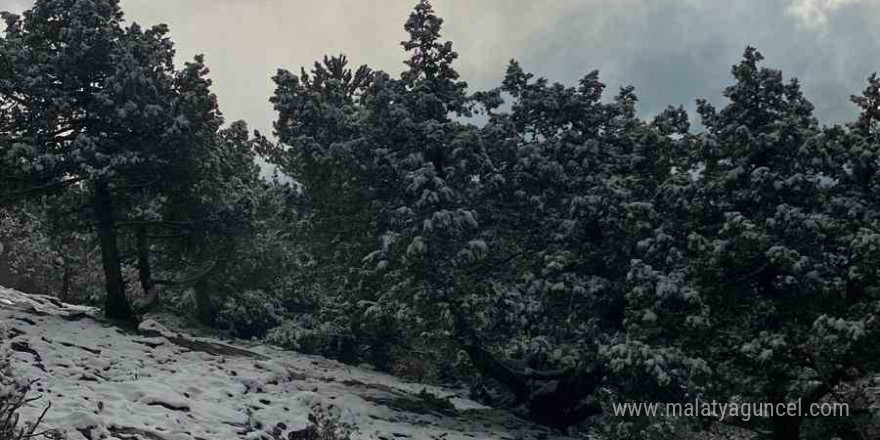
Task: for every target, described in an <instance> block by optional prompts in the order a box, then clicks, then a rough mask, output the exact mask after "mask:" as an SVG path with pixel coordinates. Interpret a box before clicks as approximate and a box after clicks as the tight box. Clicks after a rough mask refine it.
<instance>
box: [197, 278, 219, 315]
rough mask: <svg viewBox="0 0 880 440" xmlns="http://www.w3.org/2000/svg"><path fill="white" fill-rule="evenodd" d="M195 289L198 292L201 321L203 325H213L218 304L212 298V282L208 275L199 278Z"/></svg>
mask: <svg viewBox="0 0 880 440" xmlns="http://www.w3.org/2000/svg"><path fill="white" fill-rule="evenodd" d="M193 289H194V290H195V293H196V308H197V309H198V318H199V322H200V323H202V325H207V326H213V325H214V321H215V320H216V318H217V306H216V305H215V304H214V301H213V300H211V283H210V282H209V281H208V277H202V278H201V279H199V280H198V281H197V282H196V284H195V286H193Z"/></svg>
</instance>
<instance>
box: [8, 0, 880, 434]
mask: <svg viewBox="0 0 880 440" xmlns="http://www.w3.org/2000/svg"><path fill="white" fill-rule="evenodd" d="M404 18H405V17H404ZM3 19H4V21H5V30H3V31H2V33H0V284H3V285H5V286H6V287H12V288H17V289H20V290H22V291H26V292H31V293H40V294H49V295H53V296H56V297H57V298H58V299H59V300H60V301H63V302H65V303H71V304H84V305H93V306H97V307H100V308H101V309H102V310H103V313H104V314H105V317H106V318H107V319H108V320H111V321H113V322H115V323H116V325H118V326H120V327H121V328H132V327H137V325H138V323H139V322H140V321H141V319H142V317H143V316H144V315H145V314H147V313H151V312H155V311H157V310H160V311H165V312H169V313H173V314H177V315H179V316H180V317H181V318H184V319H188V320H189V322H191V324H192V325H193V326H197V327H200V328H205V329H210V331H215V332H218V334H223V335H225V336H226V337H229V338H237V339H244V340H255V339H256V340H259V341H263V342H264V343H266V344H272V345H274V346H278V347H283V348H286V349H290V350H294V351H297V352H300V353H305V354H314V355H321V356H324V357H327V358H331V359H335V360H338V361H341V362H343V363H346V364H350V365H362V364H367V365H370V366H371V368H375V369H376V370H378V371H382V372H387V373H390V374H393V375H396V376H399V377H404V378H407V379H411V380H414V381H418V382H422V383H431V384H448V385H454V386H460V387H465V388H467V389H468V390H469V392H470V395H471V398H473V399H475V400H477V401H479V402H482V403H484V404H486V405H489V406H492V407H495V408H503V409H506V410H510V411H512V412H513V413H515V414H517V415H518V416H519V417H522V418H524V419H527V420H529V421H532V422H535V423H538V424H540V425H544V426H547V427H551V428H552V429H555V430H558V431H559V432H564V433H567V434H569V435H575V436H580V438H600V439H609V440H611V439H620V440H623V439H680V438H681V439H685V438H718V439H720V438H743V439H746V438H754V439H772V440H798V439H811V440H812V439H817V440H818V439H829V438H839V439H841V440H862V439H870V438H878V437H877V436H880V428H878V424H880V412H878V410H877V406H876V403H877V401H878V397H880V394H878V392H877V389H878V388H877V387H878V384H877V375H878V373H880V364H878V362H880V344H878V343H877V340H876V339H874V338H875V337H878V336H880V322H878V319H877V318H878V314H880V195H878V194H880V77H878V76H877V75H872V76H871V77H870V78H868V80H867V83H866V84H865V86H864V87H865V88H864V91H863V92H861V94H859V95H856V96H852V98H851V101H852V105H853V106H854V108H856V109H857V110H858V111H859V115H858V117H857V119H855V120H853V121H851V122H849V123H846V124H826V123H822V122H821V121H819V120H818V118H817V117H816V116H815V115H814V113H813V110H814V105H813V104H812V103H811V102H810V100H809V99H808V97H807V96H805V95H804V93H803V91H802V89H801V85H800V83H799V82H798V80H797V79H795V78H788V77H786V76H785V75H783V73H782V72H781V71H780V70H776V69H773V68H771V67H767V65H766V63H765V62H764V59H763V56H762V54H761V52H760V51H758V50H757V49H755V48H753V47H747V48H745V50H744V52H743V55H742V58H741V59H739V60H731V61H735V64H734V65H733V67H732V69H731V77H730V78H729V86H728V87H726V88H725V89H724V90H723V91H722V93H723V96H724V99H725V103H724V105H723V106H720V107H719V108H715V107H714V106H713V105H711V104H710V103H709V102H708V101H706V100H698V101H697V111H696V114H689V113H688V111H687V110H686V109H685V107H672V106H670V107H668V108H667V109H666V110H664V111H662V112H660V113H659V114H657V115H654V116H652V117H650V118H648V119H644V118H643V117H642V116H640V113H639V111H638V102H639V100H638V97H637V91H636V90H635V89H634V88H633V87H623V88H620V89H619V90H615V91H608V90H605V89H606V86H605V84H603V82H602V81H601V79H600V75H599V72H598V71H592V72H587V73H585V74H584V75H583V77H582V79H580V81H578V82H577V84H571V85H566V84H560V83H555V82H552V81H551V80H550V79H546V78H544V77H542V76H540V75H539V74H538V73H530V72H529V71H527V70H526V67H525V66H521V65H520V64H519V63H518V62H517V61H515V60H512V61H511V62H510V64H509V65H508V67H507V70H506V73H504V75H503V77H502V78H499V80H500V85H499V86H498V87H497V88H494V89H490V90H472V89H471V88H469V87H468V84H467V83H466V82H465V81H464V80H462V79H461V78H460V76H459V73H458V72H457V71H456V66H455V61H456V59H457V58H458V53H457V52H456V51H455V50H454V48H453V44H452V42H449V41H446V40H444V38H443V36H442V32H441V31H442V25H443V20H442V19H441V18H440V17H439V16H438V15H437V13H436V12H435V10H434V9H433V7H432V5H431V4H430V3H429V1H428V0H420V1H418V2H417V4H415V6H414V9H413V10H412V13H411V14H410V16H409V17H408V19H406V20H405V24H404V29H405V30H406V32H407V34H408V36H409V38H408V40H406V41H403V42H402V43H401V45H402V50H401V52H400V54H401V59H403V60H404V61H403V65H402V68H401V70H402V72H400V73H398V72H393V73H386V72H384V71H381V70H375V69H373V68H371V67H369V66H366V65H357V64H355V63H351V62H350V60H349V59H348V58H347V57H346V56H345V55H328V56H326V57H324V58H323V59H320V60H317V61H316V62H315V63H314V65H312V66H305V67H302V68H299V66H291V67H295V68H297V70H296V71H289V70H285V69H284V68H280V69H279V70H278V71H277V74H276V75H275V76H274V77H272V81H273V82H274V85H275V91H274V94H273V95H272V96H269V97H265V96H254V97H252V98H253V99H254V100H262V101H265V100H266V99H269V100H270V102H271V103H272V105H273V106H274V108H275V110H276V116H277V118H276V120H275V121H274V130H273V133H271V134H269V133H260V132H258V131H253V130H252V129H250V128H249V127H248V124H247V123H246V122H244V121H232V122H231V121H227V120H225V119H224V117H223V114H222V112H221V111H220V107H219V104H218V98H217V96H216V95H215V94H214V92H213V91H212V81H211V79H210V72H209V67H208V64H207V61H206V60H205V58H204V57H203V56H196V57H195V58H194V59H192V60H189V61H186V62H184V63H182V65H180V64H176V63H175V62H174V61H175V49H174V43H173V42H172V41H171V39H170V37H169V28H168V27H167V26H165V25H155V26H152V27H142V26H140V25H138V24H133V23H132V24H129V23H128V22H127V21H126V20H124V18H123V11H122V10H121V7H120V5H119V2H118V0H37V1H36V2H35V4H34V5H33V6H32V8H31V9H29V10H28V11H26V12H25V13H24V14H22V15H21V16H18V15H13V14H9V13H4V14H3ZM327 49H328V50H330V51H332V50H333V48H327ZM692 120H693V121H692ZM266 170H269V171H266ZM4 273H5V275H4ZM4 385H5V384H4ZM4 396H5V395H4V394H3V393H0V400H2V399H3V398H5V397H4ZM694 399H700V400H702V401H707V402H708V401H718V402H769V403H773V404H776V403H788V402H802V404H803V405H804V407H806V406H808V405H811V404H815V403H828V402H845V403H847V404H848V405H849V409H850V414H849V416H848V417H812V416H807V415H802V414H799V415H785V416H780V417H772V418H751V419H750V420H747V421H746V420H742V419H739V418H736V417H726V418H724V417H722V418H718V417H716V416H714V415H701V416H697V417H690V418H669V417H661V416H638V417H634V416H629V417H625V416H620V415H618V414H616V413H615V411H613V408H614V405H615V404H619V403H622V402H682V403H684V402H692V401H694ZM2 407H3V405H2V402H0V408H2ZM2 426H3V425H2V424H0V427H2ZM0 432H2V429H0ZM731 432H734V433H735V435H736V436H735V437H725V436H724V435H726V434H725V433H727V434H730V433H731ZM0 436H2V435H0ZM588 436H593V437H588ZM9 438H15V437H9ZM3 440H6V437H3Z"/></svg>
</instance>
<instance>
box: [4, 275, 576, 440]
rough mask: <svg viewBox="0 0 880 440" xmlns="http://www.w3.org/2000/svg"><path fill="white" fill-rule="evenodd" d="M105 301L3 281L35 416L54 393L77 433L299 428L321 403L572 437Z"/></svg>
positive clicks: (436, 426)
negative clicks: (134, 326) (106, 312)
mask: <svg viewBox="0 0 880 440" xmlns="http://www.w3.org/2000/svg"><path fill="white" fill-rule="evenodd" d="M95 312H96V311H95V310H92V309H89V308H85V307H78V306H72V305H68V304H63V303H60V302H58V301H57V300H56V299H54V298H52V297H47V296H41V295H28V294H24V293H22V292H19V291H16V290H12V289H7V288H3V287H0V323H2V324H3V326H5V327H6V330H7V331H8V332H9V333H10V335H11V338H10V348H11V350H12V357H13V359H14V367H15V369H16V372H17V373H18V374H20V375H23V376H26V377H29V378H31V379H37V380H38V382H37V384H36V385H35V391H36V392H37V393H38V394H39V395H41V396H42V399H40V400H37V401H35V402H33V403H32V405H31V406H30V407H28V408H27V410H26V411H25V414H24V419H25V420H30V419H32V418H36V417H37V416H39V414H40V413H41V412H42V410H43V409H44V408H45V406H46V405H47V404H48V403H51V408H50V409H49V411H48V413H47V415H46V418H45V423H44V425H45V427H47V428H57V429H61V430H65V431H67V435H68V438H70V439H75V440H80V439H99V438H107V439H121V440H122V439H138V440H141V439H143V440H172V439H173V440H208V439H234V438H240V439H273V438H283V439H287V438H297V433H298V432H300V433H301V432H302V430H303V429H305V428H307V427H308V426H309V424H310V423H309V421H308V416H309V414H310V413H315V412H318V413H324V414H329V415H331V416H333V417H338V419H339V420H340V421H341V422H343V423H348V424H351V425H353V426H354V427H356V429H357V431H356V432H354V434H353V435H352V438H354V439H385V440H391V439H418V440H426V439H444V440H455V439H493V440H494V439H511V440H512V439H552V438H557V439H561V437H554V436H553V434H552V433H551V432H550V431H548V430H546V429H544V428H541V427H536V426H533V425H529V424H527V423H526V422H523V421H522V420H520V419H517V418H516V417H514V416H512V415H510V414H508V413H505V412H503V411H498V410H493V409H490V408H487V407H484V406H482V405H480V404H478V403H476V402H473V401H471V400H468V399H466V398H463V397H462V395H463V393H462V392H459V391H456V390H451V389H444V388H439V387H434V386H426V385H421V384H417V383H408V382H404V381H402V380H400V379H397V378H395V377H392V376H388V375H385V374H380V373H377V372H373V371H369V370H366V369H359V368H354V367H350V366H346V365H343V364H340V363H338V362H335V361H331V360H328V359H324V358H321V357H316V356H306V355H302V354H298V353H295V352H291V351H284V350H280V349H277V348H273V347H268V346H262V345H253V346H248V347H247V348H243V347H237V346H233V345H229V344H226V343H223V342H221V341H219V340H215V339H211V338H201V337H193V336H188V335H186V334H182V333H176V332H171V331H169V330H168V329H167V328H165V327H163V326H162V325H161V324H159V323H158V322H156V321H155V320H152V319H147V320H145V321H144V322H143V323H142V324H141V326H140V328H139V332H138V333H134V332H126V331H123V330H121V329H119V328H117V327H114V326H111V325H109V324H108V323H105V322H103V321H101V320H100V319H98V318H96V317H95Z"/></svg>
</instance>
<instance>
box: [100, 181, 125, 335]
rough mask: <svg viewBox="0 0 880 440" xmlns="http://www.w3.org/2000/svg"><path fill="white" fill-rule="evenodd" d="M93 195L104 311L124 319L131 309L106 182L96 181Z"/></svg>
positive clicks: (115, 318) (109, 315) (117, 318)
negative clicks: (103, 286)
mask: <svg viewBox="0 0 880 440" xmlns="http://www.w3.org/2000/svg"><path fill="white" fill-rule="evenodd" d="M94 198H95V199H94V203H95V205H94V210H95V217H96V219H97V232H98V240H99V241H100V243H101V263H102V265H103V266H104V284H105V287H106V288H107V300H106V302H105V307H104V313H105V315H106V316H107V318H108V319H112V320H118V321H126V320H128V319H129V318H130V317H131V309H130V308H129V306H128V300H127V299H126V298H125V281H124V279H123V278H122V264H121V259H120V257H119V249H118V248H117V243H116V230H115V229H114V225H113V202H112V200H111V199H110V189H109V188H108V187H107V182H105V181H98V182H96V183H95V194H94Z"/></svg>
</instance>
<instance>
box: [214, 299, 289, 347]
mask: <svg viewBox="0 0 880 440" xmlns="http://www.w3.org/2000/svg"><path fill="white" fill-rule="evenodd" d="M283 316H284V307H283V306H282V305H281V304H280V302H279V301H278V300H277V299H276V298H275V297H274V296H272V295H269V294H267V293H266V292H264V291H262V290H249V291H246V292H244V293H242V294H241V295H230V296H228V297H227V298H226V300H225V301H224V303H223V305H222V306H221V307H220V312H219V314H218V316H217V326H218V327H220V328H222V329H224V330H229V331H231V332H232V334H233V335H234V336H235V337H238V338H253V337H257V338H262V337H264V336H266V333H267V332H268V331H269V330H270V329H272V328H275V327H277V326H278V325H280V324H281V322H282V320H283Z"/></svg>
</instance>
